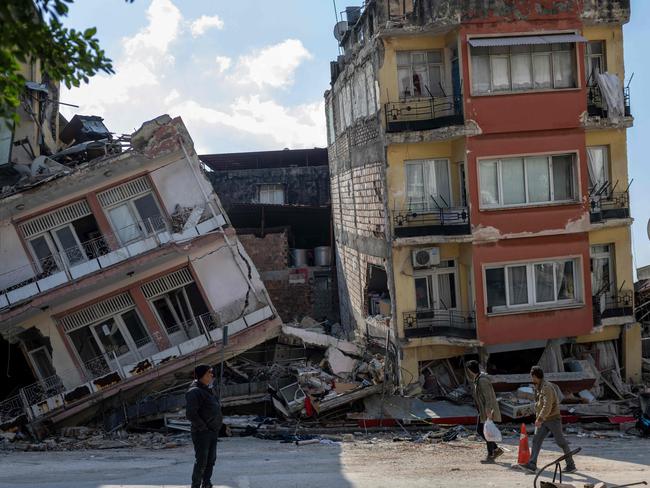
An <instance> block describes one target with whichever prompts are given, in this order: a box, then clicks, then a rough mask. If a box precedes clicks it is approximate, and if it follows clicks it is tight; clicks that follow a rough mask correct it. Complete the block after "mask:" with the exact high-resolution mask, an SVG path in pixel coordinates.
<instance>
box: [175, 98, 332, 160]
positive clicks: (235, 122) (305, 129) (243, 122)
mask: <svg viewBox="0 0 650 488" xmlns="http://www.w3.org/2000/svg"><path fill="white" fill-rule="evenodd" d="M170 111H171V112H172V114H174V115H180V116H181V117H182V118H183V120H184V121H185V122H186V123H187V124H188V125H190V126H191V125H192V124H193V123H201V124H208V125H212V126H215V131H216V130H218V127H219V125H221V126H226V127H231V128H234V129H238V130H243V131H246V132H249V133H250V134H254V135H257V136H267V137H271V138H272V139H273V140H274V142H275V143H276V144H277V145H279V146H281V147H291V148H301V147H302V148H308V147H315V146H323V145H324V144H325V143H326V141H325V115H324V104H323V102H314V103H307V104H302V105H298V106H296V107H284V106H282V105H279V104H278V103H277V102H275V101H274V100H262V99H261V98H260V96H259V95H252V96H246V97H240V98H237V99H236V100H235V101H234V102H233V103H232V104H231V105H230V107H228V108H227V109H226V110H220V109H217V108H210V107H205V106H202V105H200V104H199V103H197V102H196V101H194V100H188V101H185V102H182V103H180V104H178V105H176V106H174V107H172V108H171V109H170Z"/></svg>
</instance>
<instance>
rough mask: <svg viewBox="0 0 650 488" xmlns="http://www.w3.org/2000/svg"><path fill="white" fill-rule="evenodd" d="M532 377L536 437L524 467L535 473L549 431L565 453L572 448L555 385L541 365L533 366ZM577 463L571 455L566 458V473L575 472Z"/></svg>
mask: <svg viewBox="0 0 650 488" xmlns="http://www.w3.org/2000/svg"><path fill="white" fill-rule="evenodd" d="M530 377H531V378H532V381H533V384H534V385H535V437H533V450H532V452H531V455H530V461H529V462H528V464H526V465H524V469H527V470H528V471H531V472H533V473H535V472H536V471H537V456H539V451H541V449H542V443H543V442H544V439H545V438H546V436H547V435H548V433H549V432H551V433H552V434H553V439H554V440H555V443H556V444H557V445H558V446H559V447H561V448H562V450H563V451H564V454H569V453H570V452H571V448H570V447H569V443H568V442H567V440H566V439H565V438H564V434H563V433H562V417H561V415H560V401H559V400H558V396H557V392H556V391H555V386H554V385H553V384H551V383H549V382H548V381H546V380H544V371H543V370H542V368H540V367H539V366H533V367H532V368H531V370H530ZM575 471H576V465H575V463H574V461H573V458H572V457H571V456H569V457H567V458H566V468H565V469H564V472H565V473H575Z"/></svg>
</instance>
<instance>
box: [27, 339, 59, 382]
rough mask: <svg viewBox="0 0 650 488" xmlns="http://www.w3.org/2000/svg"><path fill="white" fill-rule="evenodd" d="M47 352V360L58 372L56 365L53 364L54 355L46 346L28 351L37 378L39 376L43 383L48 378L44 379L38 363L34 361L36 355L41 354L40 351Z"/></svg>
mask: <svg viewBox="0 0 650 488" xmlns="http://www.w3.org/2000/svg"><path fill="white" fill-rule="evenodd" d="M41 350H42V351H45V355H46V356H47V359H48V360H49V361H50V366H52V369H53V370H54V371H56V368H55V367H54V364H53V363H52V355H51V354H50V351H49V349H48V348H47V347H46V346H40V347H37V348H36V349H32V350H31V351H27V354H28V355H29V360H30V361H31V363H32V368H33V369H34V371H35V372H36V376H38V379H39V380H41V381H45V380H46V379H47V377H44V376H43V375H42V373H41V371H40V370H39V368H38V362H36V360H35V359H34V353H36V352H39V351H41Z"/></svg>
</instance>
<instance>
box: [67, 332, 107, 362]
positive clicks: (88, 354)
mask: <svg viewBox="0 0 650 488" xmlns="http://www.w3.org/2000/svg"><path fill="white" fill-rule="evenodd" d="M68 337H70V339H71V340H72V345H73V346H74V348H75V349H76V350H77V353H78V354H79V357H80V358H81V361H82V362H84V363H86V362H88V361H90V360H91V359H95V358H97V357H99V356H101V354H102V352H101V349H100V348H99V345H98V344H97V341H96V340H95V338H94V337H93V334H92V332H91V331H90V327H82V328H81V329H77V330H73V331H72V332H70V333H69V334H68Z"/></svg>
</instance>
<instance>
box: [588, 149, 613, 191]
mask: <svg viewBox="0 0 650 488" xmlns="http://www.w3.org/2000/svg"><path fill="white" fill-rule="evenodd" d="M590 149H592V150H600V151H602V152H603V155H604V156H603V162H604V165H603V166H604V168H603V169H604V170H605V175H604V176H605V181H603V183H602V185H605V184H606V183H611V181H612V177H611V167H612V165H611V161H610V160H611V158H610V152H611V147H610V145H609V144H594V145H592V146H586V147H585V153H586V155H587V190H589V192H591V191H592V190H593V189H594V188H596V187H595V186H592V185H591V177H592V174H591V165H590V164H589V161H590V159H589V150H590ZM602 185H601V186H602Z"/></svg>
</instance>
